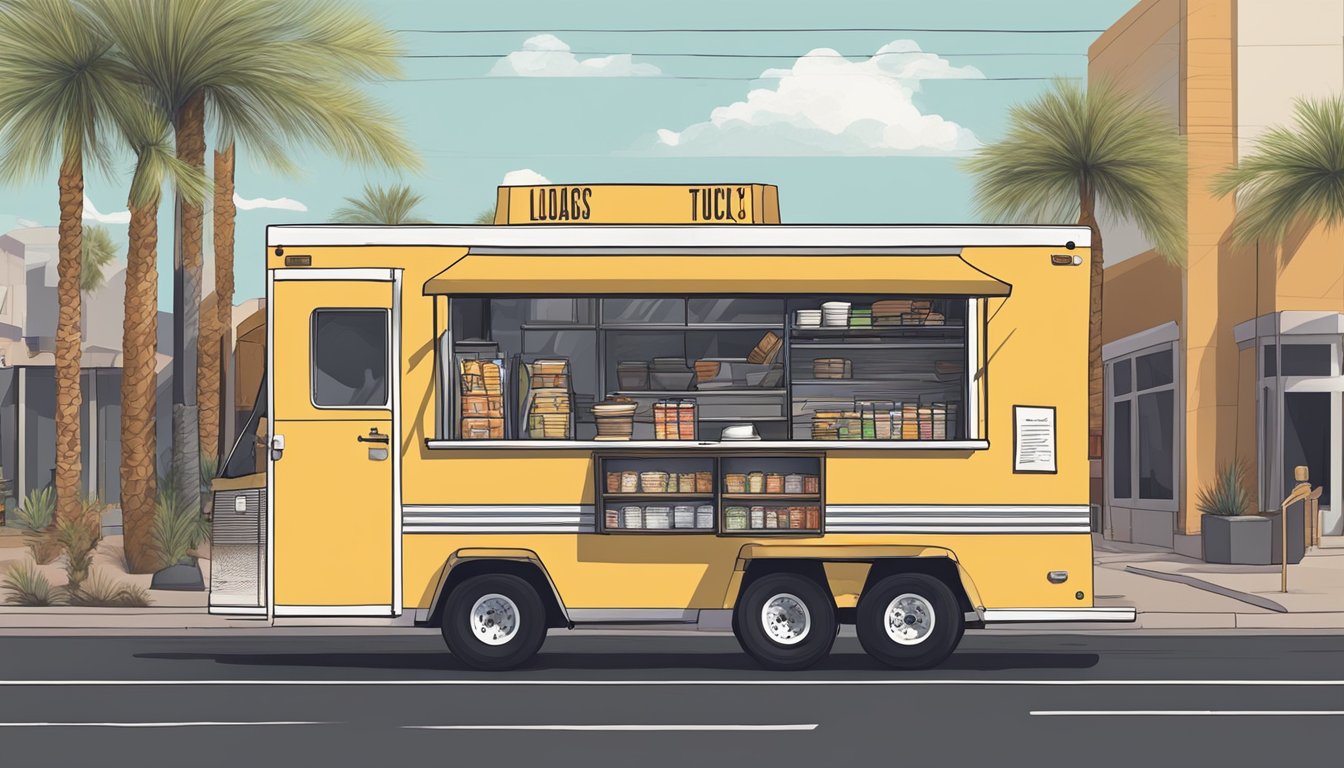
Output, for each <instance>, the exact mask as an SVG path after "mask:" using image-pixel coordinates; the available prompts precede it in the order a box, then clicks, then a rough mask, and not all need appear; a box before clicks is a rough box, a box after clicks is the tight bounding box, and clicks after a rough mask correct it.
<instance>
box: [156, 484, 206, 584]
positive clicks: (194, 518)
mask: <svg viewBox="0 0 1344 768" xmlns="http://www.w3.org/2000/svg"><path fill="white" fill-rule="evenodd" d="M153 533H154V545H153V546H154V551H155V552H156V553H157V554H158V556H159V562H160V563H161V564H162V565H164V566H169V565H174V564H176V563H180V562H182V561H183V560H186V559H187V557H188V556H189V555H190V554H191V551H192V550H193V549H195V548H196V547H197V546H198V545H199V544H200V543H201V542H203V541H205V540H206V538H207V537H208V536H209V535H210V522H209V521H208V520H206V519H205V517H204V516H203V515H201V513H200V511H199V510H196V509H192V508H190V507H189V506H187V505H185V504H183V502H182V497H181V496H180V495H179V494H178V493H177V492H176V484H175V483H173V482H171V481H170V480H168V479H167V478H165V480H164V482H163V483H162V484H161V485H160V490H159V499H158V502H157V503H156V504H155V505H154V528H153Z"/></svg>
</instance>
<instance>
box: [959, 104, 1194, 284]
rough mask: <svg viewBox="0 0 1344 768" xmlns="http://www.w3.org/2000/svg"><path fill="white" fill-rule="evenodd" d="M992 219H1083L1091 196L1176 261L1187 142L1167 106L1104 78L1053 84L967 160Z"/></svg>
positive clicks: (1180, 250)
mask: <svg viewBox="0 0 1344 768" xmlns="http://www.w3.org/2000/svg"><path fill="white" fill-rule="evenodd" d="M965 167H966V169H967V170H969V171H970V172H972V173H973V174H975V176H976V177H977V178H976V191H975V199H976V205H977V207H978V208H979V210H980V211H981V213H982V214H983V215H984V216H986V217H987V218H989V219H991V220H994V221H1033V222H1054V223H1064V222H1071V221H1075V220H1077V218H1078V216H1079V213H1080V210H1081V205H1082V203H1083V199H1084V197H1088V198H1090V199H1089V200H1088V202H1089V203H1091V202H1098V203H1101V204H1102V205H1103V206H1104V207H1105V208H1106V209H1107V210H1108V211H1110V212H1111V213H1113V214H1114V215H1116V216H1118V217H1121V218H1124V219H1128V220H1131V221H1133V222H1134V223H1135V224H1137V225H1138V226H1139V228H1140V229H1141V230H1142V231H1143V232H1144V234H1145V235H1146V236H1147V237H1148V238H1149V240H1151V241H1152V242H1153V243H1154V244H1155V246H1156V247H1157V249H1158V251H1159V252H1161V253H1162V254H1163V255H1164V256H1165V257H1166V258H1167V259H1169V260H1171V261H1180V260H1182V259H1183V258H1184V254H1185V208H1186V201H1185V197H1186V195H1185V184H1184V179H1185V177H1186V169H1185V146H1184V143H1183V141H1182V140H1181V138H1180V136H1179V135H1178V133H1177V131H1176V121H1175V119H1174V118H1173V117H1172V116H1171V115H1169V114H1167V113H1166V111H1165V110H1163V109H1162V108H1160V107H1158V106H1156V105H1153V104H1151V103H1148V102H1146V101H1144V100H1142V99H1140V98H1139V97H1137V96H1135V95H1134V94H1131V93H1129V92H1126V91H1122V90H1120V89H1118V88H1116V87H1115V86H1113V85H1111V84H1109V83H1106V82H1102V83H1099V84H1096V85H1094V86H1092V88H1090V89H1089V90H1086V91H1084V90H1083V88H1082V87H1081V86H1079V85H1077V84H1074V83H1072V82H1070V81H1064V80H1060V81H1056V83H1055V84H1054V86H1053V87H1052V88H1051V89H1050V90H1048V91H1047V92H1046V93H1044V94H1042V95H1041V96H1040V97H1038V98H1037V99H1036V100H1034V101H1032V102H1029V103H1027V104H1022V105H1017V106H1015V107H1013V108H1012V109H1011V110H1009V114H1008V130H1007V133H1006V134H1005V136H1004V138H1003V139H1002V140H1000V141H998V142H995V143H993V144H988V145H986V146H984V147H982V148H980V149H979V150H977V151H976V153H975V154H974V155H973V156H972V157H971V158H970V159H969V160H967V161H966V163H965Z"/></svg>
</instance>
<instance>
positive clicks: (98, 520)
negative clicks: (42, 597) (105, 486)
mask: <svg viewBox="0 0 1344 768" xmlns="http://www.w3.org/2000/svg"><path fill="white" fill-rule="evenodd" d="M105 508H106V505H105V504H103V503H102V501H101V500H98V499H84V500H83V502H82V503H81V504H80V510H79V514H78V515H76V516H75V517H74V518H71V519H68V520H61V521H59V522H57V523H56V540H57V541H58V542H60V545H61V551H62V552H63V553H64V554H65V574H66V578H67V580H68V582H69V584H68V585H67V588H68V589H69V590H70V591H71V593H72V594H73V593H74V592H77V591H78V590H79V588H80V586H81V585H82V584H83V583H84V580H85V579H86V578H88V575H89V566H90V565H92V564H93V552H94V550H95V549H97V548H98V542H99V541H100V540H102V538H103V510H104V509H105Z"/></svg>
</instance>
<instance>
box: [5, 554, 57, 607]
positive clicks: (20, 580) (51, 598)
mask: <svg viewBox="0 0 1344 768" xmlns="http://www.w3.org/2000/svg"><path fill="white" fill-rule="evenodd" d="M0 590H4V591H5V593H6V594H5V602H6V603H8V604H9V605H24V606H49V605H60V604H61V603H64V602H65V599H66V591H65V590H64V589H62V588H61V587H53V586H51V582H50V581H48V580H47V577H46V576H43V575H42V572H41V571H39V570H38V569H37V565H36V564H35V563H33V561H31V560H21V561H19V562H17V563H15V564H13V565H11V566H10V567H9V570H8V571H7V572H6V573H5V578H4V581H2V582H0Z"/></svg>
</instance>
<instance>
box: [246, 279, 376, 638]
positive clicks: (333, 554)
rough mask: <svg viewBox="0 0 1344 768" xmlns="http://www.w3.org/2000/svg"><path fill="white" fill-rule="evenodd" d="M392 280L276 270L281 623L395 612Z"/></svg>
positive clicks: (274, 473) (275, 495) (274, 449)
mask: <svg viewBox="0 0 1344 768" xmlns="http://www.w3.org/2000/svg"><path fill="white" fill-rule="evenodd" d="M323 273H326V274H323ZM397 277H398V272H397V271H395V270H388V269H361V270H344V269H333V270H320V269H288V270H286V269H281V270H275V271H274V275H273V278H274V279H273V282H272V284H271V301H272V302H273V304H272V315H271V317H272V323H273V326H272V330H271V333H272V340H271V355H272V358H271V366H272V377H271V382H272V384H271V386H272V394H271V396H272V399H273V409H272V411H271V412H272V414H273V422H272V427H271V457H270V472H271V481H272V485H273V488H272V494H271V496H272V499H273V502H272V503H273V507H272V520H273V525H274V538H273V539H272V541H273V551H272V555H271V556H272V557H273V558H274V560H273V563H274V565H273V568H274V585H275V602H274V611H275V615H277V616H287V615H288V616H296V615H297V616H393V615H396V613H398V609H399V606H398V603H399V600H398V599H397V597H398V596H397V595H396V592H397V591H398V590H397V589H396V588H395V584H396V582H397V581H399V574H397V573H396V570H397V568H398V566H399V564H398V563H397V562H396V560H397V552H398V550H399V547H397V540H398V537H399V531H397V519H398V518H399V515H398V514H397V510H396V505H397V504H398V503H399V494H398V493H397V492H396V484H397V483H398V482H399V481H400V475H401V473H400V471H399V465H398V462H399V461H400V453H399V451H398V449H397V442H398V437H397V436H398V426H399V424H400V419H399V418H397V414H396V407H397V405H398V403H399V396H398V392H399V383H400V382H399V376H398V373H399V370H400V367H399V362H400V359H399V358H400V355H399V345H398V334H399V332H400V318H399V317H398V316H397V315H398V313H399V309H400V305H399V302H398V301H397V295H396V291H397V290H398V289H399V287H400V281H399V280H397Z"/></svg>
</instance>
